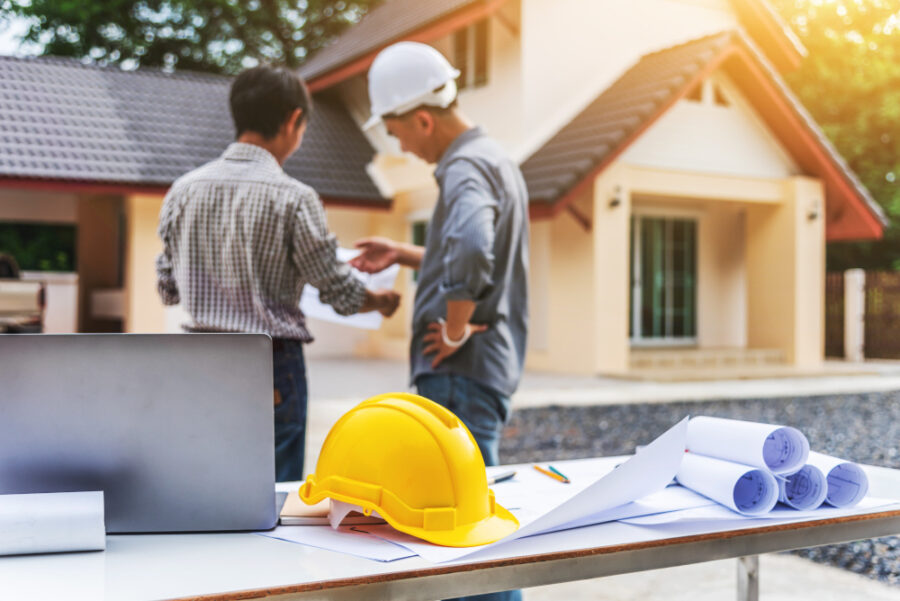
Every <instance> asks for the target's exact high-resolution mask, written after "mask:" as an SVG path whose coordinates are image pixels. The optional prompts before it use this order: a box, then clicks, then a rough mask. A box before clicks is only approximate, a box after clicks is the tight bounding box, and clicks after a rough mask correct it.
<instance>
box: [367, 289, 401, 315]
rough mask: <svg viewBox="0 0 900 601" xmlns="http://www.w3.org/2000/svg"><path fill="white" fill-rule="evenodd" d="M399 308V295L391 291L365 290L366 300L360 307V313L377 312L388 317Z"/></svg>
mask: <svg viewBox="0 0 900 601" xmlns="http://www.w3.org/2000/svg"><path fill="white" fill-rule="evenodd" d="M399 306H400V294H399V293H398V292H395V291H393V290H366V300H365V301H364V302H363V305H362V307H360V309H359V312H360V313H367V312H369V311H378V312H379V313H381V314H382V315H384V316H385V317H390V316H391V315H393V314H394V312H395V311H396V310H397V307H399Z"/></svg>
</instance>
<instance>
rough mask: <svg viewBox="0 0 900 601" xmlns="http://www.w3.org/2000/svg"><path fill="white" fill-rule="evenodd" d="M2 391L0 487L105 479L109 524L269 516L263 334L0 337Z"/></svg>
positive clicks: (119, 528) (63, 487)
mask: <svg viewBox="0 0 900 601" xmlns="http://www.w3.org/2000/svg"><path fill="white" fill-rule="evenodd" d="M0 390H2V393H0V396H2V399H0V493H30V492H65V491H78V490H103V491H104V497H105V503H106V528H107V532H190V531H221V530H260V529H267V528H271V527H272V526H274V524H275V521H276V519H277V516H276V515H275V494H274V490H275V487H274V480H275V460H274V442H273V439H274V431H273V395H272V391H273V387H272V346H271V339H270V338H269V337H268V336H265V335H259V334H159V335H154V334H72V335H7V336H0Z"/></svg>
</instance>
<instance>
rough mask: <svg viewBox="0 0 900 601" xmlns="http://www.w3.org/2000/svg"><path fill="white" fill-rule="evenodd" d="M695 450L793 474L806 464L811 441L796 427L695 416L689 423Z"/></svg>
mask: <svg viewBox="0 0 900 601" xmlns="http://www.w3.org/2000/svg"><path fill="white" fill-rule="evenodd" d="M687 448H688V450H689V451H691V452H692V453H697V454H698V455H706V456H707V457H715V458H717V459H726V460H728V461H734V462H736V463H744V464H746V465H753V466H756V467H763V468H767V469H769V470H771V471H772V472H773V473H775V474H792V473H794V472H796V471H797V470H799V469H800V467H802V466H803V464H805V463H806V458H807V456H808V455H809V441H807V440H806V436H804V435H803V433H802V432H800V431H799V430H797V429H796V428H791V427H790V426H777V425H771V424H759V423H756V422H745V421H740V420H735V419H723V418H719V417H705V416H700V417H695V418H693V419H692V420H691V422H690V424H689V425H688V439H687Z"/></svg>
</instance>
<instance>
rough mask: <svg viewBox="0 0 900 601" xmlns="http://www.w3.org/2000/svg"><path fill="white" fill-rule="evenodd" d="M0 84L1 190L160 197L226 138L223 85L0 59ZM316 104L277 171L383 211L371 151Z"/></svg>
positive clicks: (326, 101)
mask: <svg viewBox="0 0 900 601" xmlns="http://www.w3.org/2000/svg"><path fill="white" fill-rule="evenodd" d="M0 80H2V81H3V85H2V86H0V123H2V127H0V185H2V184H3V182H4V180H6V181H7V183H9V180H11V179H15V180H16V181H18V182H28V181H44V182H47V181H52V182H65V183H67V184H71V185H75V184H91V185H95V186H96V185H100V186H103V185H118V186H119V187H120V188H121V187H123V186H124V187H128V186H137V187H142V188H151V189H152V188H154V187H159V188H160V189H164V188H166V187H168V186H169V185H170V184H171V183H172V182H173V181H174V180H175V179H177V178H178V177H179V176H181V175H183V174H184V173H186V172H187V171H189V170H191V169H193V168H195V167H198V166H200V165H202V164H204V163H206V162H208V161H210V160H212V159H215V158H216V157H218V156H219V155H220V154H221V153H222V151H223V150H224V149H225V147H226V146H227V145H228V144H229V143H230V142H232V141H233V139H234V128H233V126H232V122H231V115H230V113H229V108H228V91H229V87H230V85H231V79H230V78H228V77H222V76H215V75H204V74H197V73H183V72H182V73H164V72H162V71H158V70H153V69H142V70H139V71H122V70H121V69H118V68H112V67H97V66H88V65H84V64H82V63H80V62H78V61H76V60H72V59H60V58H12V57H0ZM314 103H315V106H314V109H313V118H312V119H311V120H310V124H309V127H308V129H307V132H306V134H305V136H304V142H303V145H302V146H301V148H300V150H299V151H298V152H297V153H296V154H295V155H294V156H293V157H291V159H289V160H288V161H287V163H286V165H285V170H286V171H287V172H288V173H289V174H290V175H292V176H294V177H296V178H298V179H301V180H303V181H304V182H306V183H308V184H310V185H311V186H313V187H314V188H315V189H317V190H318V191H319V193H320V194H321V195H322V196H323V197H324V198H326V199H332V200H334V201H344V202H364V203H367V204H375V205H378V204H383V205H385V206H387V205H388V204H389V201H388V200H387V199H384V198H382V197H381V195H380V193H379V192H378V190H377V189H376V188H375V185H374V184H373V183H372V180H371V179H370V178H369V177H368V176H367V175H366V171H365V167H366V165H367V164H368V163H369V162H370V161H371V159H372V156H373V155H374V149H373V148H372V147H371V145H370V144H369V143H368V141H367V140H366V138H365V137H364V136H363V134H362V132H361V131H360V130H359V127H357V125H356V123H355V122H354V121H353V119H352V118H351V117H350V115H349V114H347V112H346V110H345V109H344V108H343V105H342V104H341V103H340V102H338V101H335V100H331V99H330V98H329V97H328V96H327V95H321V94H320V95H317V96H316V97H315V98H314Z"/></svg>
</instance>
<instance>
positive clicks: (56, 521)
mask: <svg viewBox="0 0 900 601" xmlns="http://www.w3.org/2000/svg"><path fill="white" fill-rule="evenodd" d="M103 519H104V518H103V491H92V492H59V493H36V494H27V495H0V555H21V554H26V553H59V552H63V551H102V550H103V549H105V548H106V526H105V524H104V521H103Z"/></svg>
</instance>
